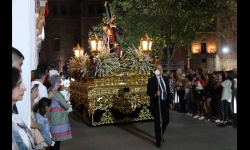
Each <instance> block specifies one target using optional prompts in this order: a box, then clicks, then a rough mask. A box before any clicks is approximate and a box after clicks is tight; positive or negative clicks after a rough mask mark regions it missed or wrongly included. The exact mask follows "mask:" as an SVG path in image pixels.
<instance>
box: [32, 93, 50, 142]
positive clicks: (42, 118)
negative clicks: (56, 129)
mask: <svg viewBox="0 0 250 150" xmlns="http://www.w3.org/2000/svg"><path fill="white" fill-rule="evenodd" d="M51 103H52V101H51V99H48V98H46V97H43V98H41V99H40V101H39V102H38V103H37V104H35V106H34V109H33V111H34V112H35V118H36V121H37V123H38V124H39V125H40V126H41V127H42V128H41V129H40V132H41V134H42V136H43V138H44V139H45V141H46V143H47V144H48V145H51V144H52V143H53V141H52V140H51V134H50V123H49V120H48V118H47V115H46V114H49V111H50V108H51Z"/></svg>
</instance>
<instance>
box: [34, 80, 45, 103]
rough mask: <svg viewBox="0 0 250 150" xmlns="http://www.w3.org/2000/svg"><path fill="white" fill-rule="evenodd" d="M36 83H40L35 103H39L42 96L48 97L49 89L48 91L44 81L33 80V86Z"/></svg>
mask: <svg viewBox="0 0 250 150" xmlns="http://www.w3.org/2000/svg"><path fill="white" fill-rule="evenodd" d="M34 84H39V86H38V90H39V91H38V97H37V98H36V99H35V100H34V103H33V105H34V104H35V103H37V102H38V101H39V100H40V99H41V98H42V97H47V98H48V91H47V88H46V86H44V85H43V83H42V82H40V81H32V82H31V87H33V85H34Z"/></svg>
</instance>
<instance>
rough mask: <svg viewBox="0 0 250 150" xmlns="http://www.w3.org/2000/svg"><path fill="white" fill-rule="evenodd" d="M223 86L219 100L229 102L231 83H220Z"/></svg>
mask: <svg viewBox="0 0 250 150" xmlns="http://www.w3.org/2000/svg"><path fill="white" fill-rule="evenodd" d="M221 85H222V86H223V89H222V95H221V100H227V101H228V102H231V99H232V89H231V86H232V82H231V81H230V80H228V79H227V80H225V81H223V82H222V83H221Z"/></svg>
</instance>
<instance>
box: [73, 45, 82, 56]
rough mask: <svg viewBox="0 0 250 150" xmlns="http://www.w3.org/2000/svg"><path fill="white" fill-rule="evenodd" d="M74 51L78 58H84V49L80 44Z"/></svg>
mask: <svg viewBox="0 0 250 150" xmlns="http://www.w3.org/2000/svg"><path fill="white" fill-rule="evenodd" d="M73 51H74V54H75V56H76V57H80V56H83V53H84V49H83V48H82V47H81V46H80V45H79V44H77V46H76V47H74V48H73Z"/></svg>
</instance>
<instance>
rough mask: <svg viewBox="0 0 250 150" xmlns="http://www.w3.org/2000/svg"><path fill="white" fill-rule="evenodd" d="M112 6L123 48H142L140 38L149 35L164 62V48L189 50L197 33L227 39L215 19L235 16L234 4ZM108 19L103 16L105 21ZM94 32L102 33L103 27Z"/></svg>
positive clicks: (184, 1)
mask: <svg viewBox="0 0 250 150" xmlns="http://www.w3.org/2000/svg"><path fill="white" fill-rule="evenodd" d="M236 3H237V1H236ZM109 6H110V11H111V13H114V14H115V15H116V22H115V24H116V25H118V26H120V27H121V28H123V30H124V32H123V35H122V36H120V37H119V38H117V40H118V42H119V43H120V45H121V47H122V48H123V49H124V50H126V49H127V48H128V47H130V46H131V45H135V46H139V44H140V38H142V37H144V36H145V33H147V34H148V35H149V37H150V38H152V39H153V41H154V43H153V46H152V49H153V55H159V57H160V60H161V59H162V58H164V57H163V52H162V51H163V48H167V49H168V50H169V49H173V51H174V52H175V51H176V50H177V49H179V48H180V47H182V48H183V47H184V49H186V47H187V45H190V44H191V43H192V42H193V41H194V40H197V39H198V36H197V35H196V32H208V31H209V32H219V33H220V34H221V35H225V33H224V32H223V31H222V30H221V31H219V30H218V29H216V26H215V25H216V24H215V23H216V18H218V17H219V18H227V17H228V14H229V13H228V12H230V14H231V15H235V13H236V9H235V1H232V0H113V1H112V2H110V3H109ZM106 18H107V17H106V14H103V21H105V19H106ZM93 30H96V31H100V32H99V33H100V34H101V33H102V31H101V26H98V27H93ZM224 31H226V30H224ZM224 38H226V36H225V37H224ZM172 54H174V53H172Z"/></svg>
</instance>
